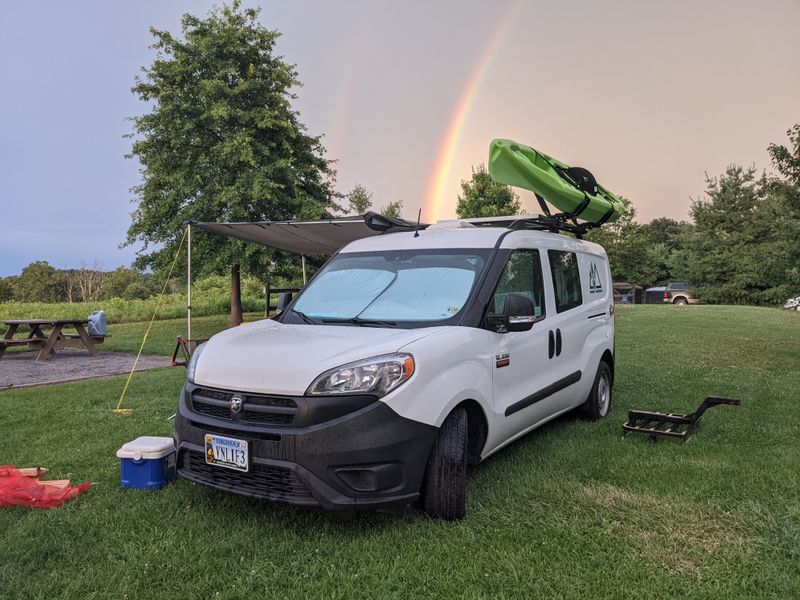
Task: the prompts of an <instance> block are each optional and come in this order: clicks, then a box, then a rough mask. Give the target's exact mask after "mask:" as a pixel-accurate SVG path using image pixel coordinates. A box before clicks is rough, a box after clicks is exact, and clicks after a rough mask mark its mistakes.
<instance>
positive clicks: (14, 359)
mask: <svg viewBox="0 0 800 600" xmlns="http://www.w3.org/2000/svg"><path fill="white" fill-rule="evenodd" d="M36 355H37V353H36V352H23V353H18V354H14V355H5V356H3V357H2V359H0V390H7V389H11V388H19V387H29V386H35V385H45V384H51V383H63V382H66V381H77V380H80V379H93V378H96V377H110V376H112V375H124V374H127V373H130V370H131V367H132V366H133V361H134V359H135V358H136V356H135V355H133V354H127V353H121V352H104V353H101V354H100V355H99V356H90V355H89V354H87V353H86V352H84V351H79V350H69V349H67V350H60V351H59V352H57V353H56V354H54V355H53V356H52V357H51V358H50V359H49V360H46V361H41V362H37V361H36ZM169 365H170V360H169V359H167V358H160V357H156V356H141V357H139V361H138V362H137V363H136V370H137V371H143V370H145V369H155V368H158V367H167V366H169Z"/></svg>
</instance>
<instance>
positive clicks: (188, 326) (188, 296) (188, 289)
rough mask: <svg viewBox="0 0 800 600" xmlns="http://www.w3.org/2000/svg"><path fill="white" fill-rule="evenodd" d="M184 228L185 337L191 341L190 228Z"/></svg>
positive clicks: (187, 226)
mask: <svg viewBox="0 0 800 600" xmlns="http://www.w3.org/2000/svg"><path fill="white" fill-rule="evenodd" d="M186 228H187V231H186V337H187V339H192V226H191V225H189V224H188V223H187V225H186Z"/></svg>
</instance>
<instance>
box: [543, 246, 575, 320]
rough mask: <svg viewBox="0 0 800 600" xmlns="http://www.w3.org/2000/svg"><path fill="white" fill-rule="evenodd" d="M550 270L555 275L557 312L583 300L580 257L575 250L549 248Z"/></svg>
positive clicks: (554, 286) (573, 306) (572, 306)
mask: <svg viewBox="0 0 800 600" xmlns="http://www.w3.org/2000/svg"><path fill="white" fill-rule="evenodd" d="M547 256H548V258H549V259H550V272H551V273H552V275H553V289H554V290H555V295H556V312H564V311H565V310H569V309H571V308H575V307H576V306H580V305H581V302H583V298H582V296H581V274H580V271H579V270H578V257H577V256H576V254H575V253H574V252H562V251H561V250H548V251H547Z"/></svg>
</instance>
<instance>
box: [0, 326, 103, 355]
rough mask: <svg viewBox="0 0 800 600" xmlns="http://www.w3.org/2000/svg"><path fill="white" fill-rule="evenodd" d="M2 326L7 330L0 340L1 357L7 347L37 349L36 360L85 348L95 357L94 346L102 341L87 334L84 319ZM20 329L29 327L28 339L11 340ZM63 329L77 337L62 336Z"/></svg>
mask: <svg viewBox="0 0 800 600" xmlns="http://www.w3.org/2000/svg"><path fill="white" fill-rule="evenodd" d="M3 323H5V324H6V325H8V329H7V330H6V332H5V335H3V337H2V338H0V357H2V356H3V354H4V353H5V351H6V348H8V347H9V346H30V347H32V348H39V355H38V356H37V357H36V360H47V359H49V358H50V355H51V354H55V351H56V350H58V349H59V348H85V349H86V350H88V351H89V354H91V355H92V356H97V355H98V352H97V344H98V343H102V342H103V339H104V338H103V337H102V336H91V335H89V334H88V333H87V332H86V329H85V327H84V326H85V325H87V324H88V323H89V321H88V320H87V319H10V320H7V321H3ZM23 325H27V326H28V327H30V331H29V332H28V334H27V336H26V337H14V336H15V335H16V333H17V331H18V330H19V328H20V327H22V326H23ZM65 327H71V328H74V329H75V331H76V332H77V333H64V331H63V330H64V328H65ZM44 328H50V333H45V331H44Z"/></svg>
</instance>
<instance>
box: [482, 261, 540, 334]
mask: <svg viewBox="0 0 800 600" xmlns="http://www.w3.org/2000/svg"><path fill="white" fill-rule="evenodd" d="M509 294H521V295H523V296H527V297H528V298H530V299H531V301H533V306H534V310H535V313H534V314H535V316H536V317H539V318H541V317H543V316H544V286H543V285H542V263H541V260H539V251H538V250H515V251H514V252H513V253H512V254H511V256H509V257H508V262H507V263H506V266H505V267H504V268H503V274H502V275H501V276H500V281H499V282H498V283H497V288H496V289H495V291H494V296H493V297H492V300H491V302H490V303H489V311H490V312H492V313H494V314H496V315H500V314H503V307H504V306H505V302H506V296H508V295H509Z"/></svg>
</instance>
